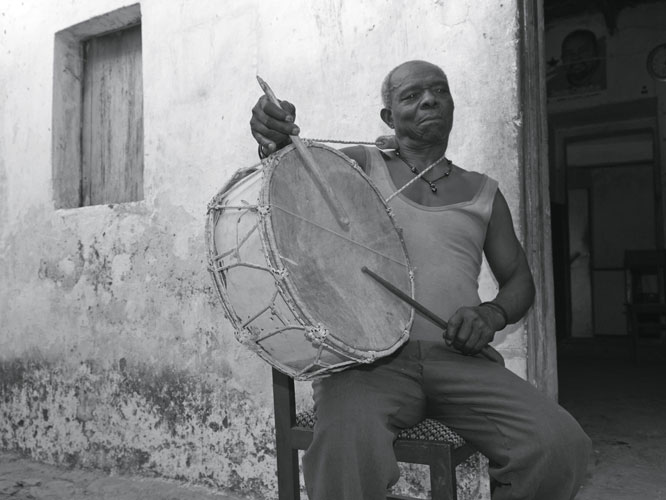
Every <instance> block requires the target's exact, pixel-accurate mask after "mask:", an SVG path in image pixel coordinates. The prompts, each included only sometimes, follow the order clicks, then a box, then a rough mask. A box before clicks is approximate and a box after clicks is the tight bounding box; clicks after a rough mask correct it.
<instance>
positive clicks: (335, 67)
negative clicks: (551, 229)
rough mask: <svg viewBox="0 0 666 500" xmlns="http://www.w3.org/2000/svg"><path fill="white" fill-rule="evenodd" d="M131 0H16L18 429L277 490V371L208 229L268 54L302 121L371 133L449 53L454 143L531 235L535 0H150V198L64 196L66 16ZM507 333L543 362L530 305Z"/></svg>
mask: <svg viewBox="0 0 666 500" xmlns="http://www.w3.org/2000/svg"><path fill="white" fill-rule="evenodd" d="M123 5H124V4H123V3H122V2H119V1H115V0H96V1H83V0H74V1H71V2H66V3H62V2H57V3H55V2H43V1H38V0H27V1H25V2H6V3H5V4H3V5H2V7H0V111H1V113H0V116H1V117H2V118H1V120H2V127H1V128H0V149H1V151H2V154H0V322H1V329H0V392H1V394H2V400H3V403H2V405H1V406H0V446H1V447H3V448H8V449H20V450H23V451H25V452H27V453H29V454H30V455H32V456H33V457H35V458H36V459H39V460H44V461H47V462H52V463H63V464H69V465H75V466H79V465H84V466H94V467H99V468H103V469H105V470H114V471H117V472H121V473H124V472H138V473H141V474H157V475H162V476H167V477H174V478H182V479H186V480H189V481H196V482H199V483H203V484H208V485H211V486H215V487H220V488H223V489H227V490H230V491H233V492H236V493H239V494H242V495H247V496H248V497H251V498H264V497H272V496H274V494H275V488H276V479H275V460H274V442H273V428H272V409H271V407H272V397H271V394H270V383H269V381H270V370H269V367H268V365H266V364H265V363H264V362H263V361H261V360H259V359H258V358H257V357H255V356H254V355H253V354H251V353H249V351H247V350H246V349H245V348H243V347H241V346H240V345H239V344H238V343H237V342H236V340H235V339H234V337H233V332H232V330H231V328H230V325H229V324H228V323H227V322H226V320H225V319H224V317H223V313H222V308H221V306H220V304H219V301H218V298H217V296H216V295H215V292H214V290H213V288H212V282H211V280H210V278H209V276H208V274H207V270H206V266H207V262H206V248H205V244H204V221H205V210H206V204H207V202H208V201H209V200H210V198H211V197H212V196H213V195H214V194H215V193H216V192H217V190H218V189H219V188H220V187H221V186H222V184H223V183H224V181H225V180H226V179H227V178H228V177H229V176H230V175H231V174H232V173H233V172H234V171H235V170H236V169H238V168H240V167H246V166H249V165H251V164H253V163H255V162H256V161H257V158H256V145H255V143H254V142H253V140H252V138H251V136H250V134H249V127H248V121H249V118H250V108H251V107H252V105H253V103H254V102H255V101H256V99H257V98H258V96H259V95H260V91H259V88H258V87H257V86H256V83H255V79H254V77H255V74H257V73H258V74H260V75H261V76H262V77H263V78H264V79H266V80H267V81H268V82H269V83H270V84H271V86H272V87H273V89H274V90H275V92H276V93H277V94H278V96H279V97H280V98H283V99H288V100H290V101H291V102H293V103H294V104H295V105H296V107H297V109H298V116H297V122H298V124H299V125H300V126H301V129H302V135H303V136H305V137H318V138H321V137H324V138H338V139H350V140H366V141H368V140H369V141H372V140H374V139H375V137H376V136H377V135H380V134H384V133H387V132H388V130H387V129H385V128H384V127H383V125H382V123H381V121H380V119H379V115H378V114H379V108H380V98H379V85H380V83H381V80H382V78H383V76H384V74H385V73H386V72H387V71H388V70H390V69H391V68H392V67H393V66H395V65H396V64H398V63H400V62H402V61H404V60H407V59H414V58H419V59H426V60H429V61H432V62H435V63H438V64H440V65H442V66H443V67H444V69H445V70H446V71H447V73H448V76H449V79H450V83H451V87H452V92H453V96H454V99H455V102H456V112H455V125H454V131H453V135H452V137H451V140H450V157H451V158H452V159H453V160H454V161H455V162H456V163H457V164H459V165H461V166H463V167H465V168H468V169H475V170H480V171H483V172H486V173H488V174H489V175H491V176H493V177H495V178H497V179H498V180H499V181H500V187H501V189H502V191H503V192H504V194H505V195H506V197H507V199H508V201H509V204H510V206H511V208H512V211H513V212H514V214H515V216H516V220H515V223H516V228H517V230H518V232H519V234H521V231H522V226H521V225H522V221H521V220H519V218H518V214H519V203H520V195H521V194H520V191H519V186H520V181H519V173H518V152H517V147H516V145H517V136H518V134H519V133H520V124H521V113H520V110H519V104H518V102H517V81H518V79H517V66H516V64H517V63H516V61H517V41H516V36H517V35H516V33H517V29H518V26H517V19H516V10H517V7H516V2H515V1H511V0H509V1H505V2H500V3H496V2H482V3H478V2H473V1H471V0H459V1H455V2H453V1H442V0H439V1H420V2H416V3H415V2H407V1H396V2H385V1H380V0H371V1H368V2H363V3H362V4H356V3H351V2H342V1H334V0H325V1H318V2H309V1H305V0H298V1H289V2H284V1H280V2H278V1H262V2H260V3H259V2H252V1H240V2H226V1H225V2H221V1H197V2H184V1H171V0H168V1H164V0H162V1H157V0H147V1H144V2H142V3H141V13H142V37H143V88H144V134H145V143H144V152H145V158H144V165H145V172H144V179H145V181H144V193H145V200H143V201H140V202H135V203H127V204H119V205H113V206H107V205H104V206H94V207H86V208H79V209H68V210H56V209H55V208H54V202H53V199H54V196H53V188H52V173H51V172H52V166H51V149H52V145H51V130H50V128H51V123H52V114H51V110H52V86H53V72H54V61H53V52H54V51H53V44H54V34H55V33H56V32H57V31H60V30H62V29H65V28H68V27H70V26H72V25H74V24H76V23H79V22H82V21H85V20H87V19H90V18H91V17H94V16H98V15H100V14H104V13H106V12H109V11H112V10H114V9H117V8H119V7H122V6H123ZM481 291H482V295H484V297H486V296H487V297H492V295H493V294H494V291H495V285H494V281H493V280H492V278H491V277H490V276H489V275H488V273H487V272H486V271H484V275H483V278H482V285H481ZM498 347H499V348H500V350H501V351H502V352H503V353H504V354H505V356H506V358H507V361H508V366H509V367H510V368H511V369H513V370H514V371H516V372H517V373H519V374H520V375H522V376H524V375H525V354H524V353H525V332H524V329H523V327H522V325H518V326H516V327H513V329H512V330H511V331H510V332H508V333H505V334H502V335H500V338H499V341H498ZM300 391H301V396H300V400H301V401H300V402H301V404H305V402H306V400H307V399H308V389H307V387H301V388H300ZM422 484H423V481H422V473H420V472H418V471H417V472H413V473H411V474H410V475H408V477H407V480H406V481H405V483H404V485H403V488H404V490H410V491H415V490H419V489H422V488H423V486H422ZM467 491H468V493H467V495H468V496H469V497H470V498H473V497H475V496H478V492H479V491H481V492H482V493H481V494H482V495H487V490H486V489H485V486H484V485H482V484H478V483H475V482H472V484H470V485H469V486H468V488H467Z"/></svg>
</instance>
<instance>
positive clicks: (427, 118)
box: [419, 115, 444, 123]
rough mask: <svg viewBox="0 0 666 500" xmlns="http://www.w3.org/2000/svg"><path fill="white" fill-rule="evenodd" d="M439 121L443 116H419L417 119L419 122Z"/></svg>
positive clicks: (442, 119)
mask: <svg viewBox="0 0 666 500" xmlns="http://www.w3.org/2000/svg"><path fill="white" fill-rule="evenodd" d="M435 121H437V122H441V121H444V117H442V116H439V115H436V116H426V117H424V118H421V119H420V120H419V123H427V122H435Z"/></svg>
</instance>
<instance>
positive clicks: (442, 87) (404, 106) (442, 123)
mask: <svg viewBox="0 0 666 500" xmlns="http://www.w3.org/2000/svg"><path fill="white" fill-rule="evenodd" d="M390 84H391V90H392V91H391V108H390V109H383V110H382V114H381V116H382V119H383V120H384V121H385V122H386V124H387V125H389V126H390V127H392V128H394V129H395V134H396V136H397V137H398V139H399V140H402V141H407V143H409V144H410V145H411V146H413V147H427V146H431V145H435V144H441V143H444V144H446V143H447V142H448V138H449V134H450V133H451V127H452V126H453V107H454V106H453V98H452V97H451V93H450V91H449V82H448V81H447V79H446V75H444V73H443V72H442V70H441V69H439V68H438V67H437V66H434V65H432V64H429V63H426V62H412V63H407V64H404V65H403V66H401V67H399V68H398V69H397V70H396V71H395V72H394V73H393V75H392V76H391V82H390Z"/></svg>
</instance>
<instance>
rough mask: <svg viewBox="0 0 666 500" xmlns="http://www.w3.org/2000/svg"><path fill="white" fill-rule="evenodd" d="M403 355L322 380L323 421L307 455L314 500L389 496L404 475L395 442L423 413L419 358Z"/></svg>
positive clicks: (318, 389)
mask: <svg viewBox="0 0 666 500" xmlns="http://www.w3.org/2000/svg"><path fill="white" fill-rule="evenodd" d="M409 358H410V356H409V348H407V349H405V350H403V352H401V353H400V355H399V356H397V357H393V358H389V359H385V360H380V361H379V362H378V363H376V364H374V365H372V366H369V367H362V368H353V369H350V370H346V371H343V372H340V373H336V374H334V375H331V376H329V377H326V378H324V379H322V380H319V381H316V382H315V383H314V384H313V386H314V400H315V410H316V413H317V422H316V424H315V428H314V439H313V441H312V444H311V445H310V447H309V448H308V450H307V451H306V453H305V455H304V456H303V472H304V475H305V484H306V488H307V491H308V496H309V498H310V500H384V499H385V498H386V490H387V488H388V487H389V486H390V485H392V484H394V483H395V482H396V481H397V480H398V477H399V471H398V466H397V462H396V459H395V455H394V452H393V441H394V439H395V434H396V433H397V432H398V430H399V429H401V428H404V427H409V426H411V425H414V424H416V423H417V422H419V421H420V420H421V419H422V418H423V411H424V408H425V398H424V396H423V392H422V390H421V384H420V374H419V371H420V370H419V368H418V363H417V362H416V361H415V360H414V361H410V359H409Z"/></svg>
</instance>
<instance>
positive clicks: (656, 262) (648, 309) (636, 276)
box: [624, 250, 666, 361]
mask: <svg viewBox="0 0 666 500" xmlns="http://www.w3.org/2000/svg"><path fill="white" fill-rule="evenodd" d="M624 267H625V279H626V306H627V319H628V323H629V324H628V327H629V333H630V334H631V336H632V339H633V343H634V356H635V358H636V361H638V360H639V358H640V354H641V352H642V350H643V349H644V347H645V346H663V345H665V344H666V250H628V251H626V252H625V255H624Z"/></svg>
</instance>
